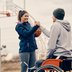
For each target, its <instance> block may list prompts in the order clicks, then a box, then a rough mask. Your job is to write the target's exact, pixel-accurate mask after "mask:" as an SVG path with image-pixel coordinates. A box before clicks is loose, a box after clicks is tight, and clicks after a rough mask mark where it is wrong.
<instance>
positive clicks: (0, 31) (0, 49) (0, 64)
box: [0, 28, 1, 72]
mask: <svg viewBox="0 0 72 72" xmlns="http://www.w3.org/2000/svg"><path fill="white" fill-rule="evenodd" d="M0 72H1V28H0Z"/></svg>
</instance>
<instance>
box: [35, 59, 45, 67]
mask: <svg viewBox="0 0 72 72" xmlns="http://www.w3.org/2000/svg"><path fill="white" fill-rule="evenodd" d="M43 61H44V60H38V61H37V62H36V63H35V66H36V67H40V66H41V64H42V62H43Z"/></svg>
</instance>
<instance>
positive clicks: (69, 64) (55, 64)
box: [31, 57, 72, 72]
mask: <svg viewBox="0 0 72 72" xmlns="http://www.w3.org/2000/svg"><path fill="white" fill-rule="evenodd" d="M40 70H43V71H44V72H72V71H71V70H72V57H68V58H67V59H65V60H61V59H47V60H44V61H43V62H42V64H41V66H40V67H39V68H34V69H32V70H31V72H39V71H40ZM40 72H41V71H40Z"/></svg>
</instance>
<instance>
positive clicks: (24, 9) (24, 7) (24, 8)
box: [24, 0, 26, 10]
mask: <svg viewBox="0 0 72 72" xmlns="http://www.w3.org/2000/svg"><path fill="white" fill-rule="evenodd" d="M25 9H26V1H25V0H24V10H25Z"/></svg>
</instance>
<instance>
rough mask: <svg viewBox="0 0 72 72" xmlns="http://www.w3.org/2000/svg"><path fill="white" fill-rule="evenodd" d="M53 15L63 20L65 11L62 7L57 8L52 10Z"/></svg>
mask: <svg viewBox="0 0 72 72" xmlns="http://www.w3.org/2000/svg"><path fill="white" fill-rule="evenodd" d="M53 15H54V17H55V18H57V19H59V20H63V18H64V16H65V11H64V9H61V8H57V9H55V10H54V11H53Z"/></svg>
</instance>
